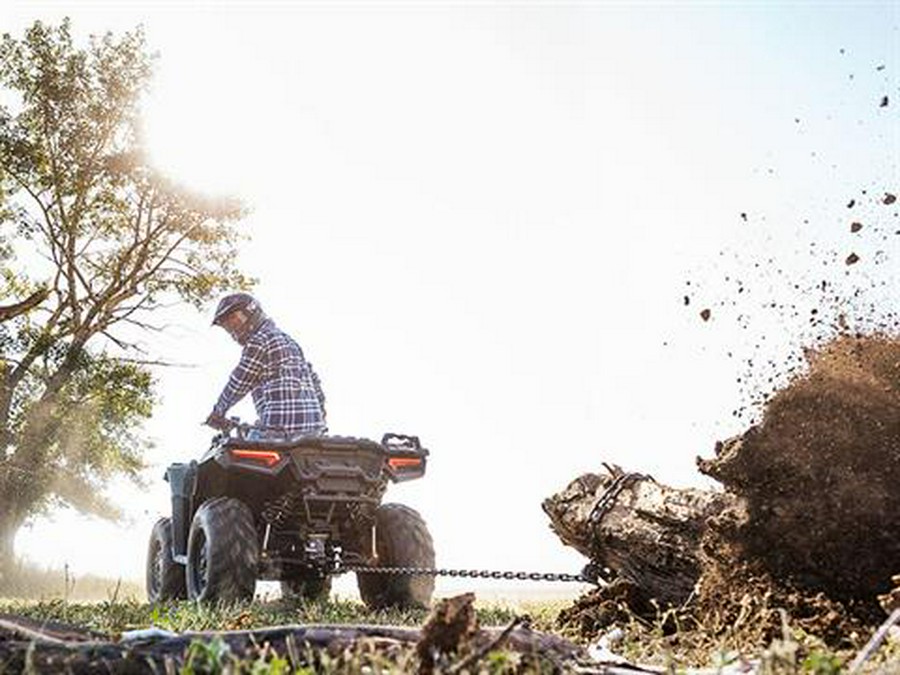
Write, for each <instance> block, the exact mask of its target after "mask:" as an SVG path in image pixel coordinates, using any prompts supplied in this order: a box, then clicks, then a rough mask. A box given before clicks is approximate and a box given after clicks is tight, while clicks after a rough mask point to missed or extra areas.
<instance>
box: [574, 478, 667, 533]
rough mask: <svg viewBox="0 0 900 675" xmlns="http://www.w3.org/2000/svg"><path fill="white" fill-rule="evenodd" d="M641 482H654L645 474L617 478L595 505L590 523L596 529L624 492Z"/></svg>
mask: <svg viewBox="0 0 900 675" xmlns="http://www.w3.org/2000/svg"><path fill="white" fill-rule="evenodd" d="M639 480H653V477H652V476H648V475H647V474H644V473H623V474H619V475H618V476H616V477H615V478H614V479H613V481H612V482H611V483H610V484H609V485H608V486H607V487H606V489H605V490H604V491H603V494H602V495H600V498H599V499H598V500H597V503H596V504H594V508H592V509H591V515H590V516H589V518H588V521H589V522H590V523H591V524H592V525H593V526H594V527H596V526H597V525H598V524H599V523H600V521H601V520H603V517H604V516H605V515H606V514H607V513H609V511H610V510H611V509H612V507H613V505H614V504H615V503H616V499H617V498H618V497H619V495H620V494H622V490H624V489H625V488H626V487H628V486H629V485H631V484H632V483H635V482H637V481H639Z"/></svg>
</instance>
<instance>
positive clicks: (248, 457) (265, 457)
mask: <svg viewBox="0 0 900 675" xmlns="http://www.w3.org/2000/svg"><path fill="white" fill-rule="evenodd" d="M231 456H232V457H234V458H235V459H237V460H242V461H249V462H258V463H259V464H265V465H266V466H275V465H276V464H278V462H280V461H281V453H278V452H275V451H274V450H232V451H231Z"/></svg>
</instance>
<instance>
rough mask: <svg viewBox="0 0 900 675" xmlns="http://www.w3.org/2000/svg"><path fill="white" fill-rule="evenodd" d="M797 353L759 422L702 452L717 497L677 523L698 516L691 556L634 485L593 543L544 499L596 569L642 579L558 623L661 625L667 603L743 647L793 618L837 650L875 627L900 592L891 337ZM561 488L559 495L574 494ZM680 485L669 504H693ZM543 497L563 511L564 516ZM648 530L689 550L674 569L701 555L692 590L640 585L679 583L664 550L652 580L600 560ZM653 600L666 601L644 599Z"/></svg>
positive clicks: (898, 379) (898, 405) (583, 603)
mask: <svg viewBox="0 0 900 675" xmlns="http://www.w3.org/2000/svg"><path fill="white" fill-rule="evenodd" d="M806 360H807V363H808V368H807V369H806V371H805V372H804V373H802V374H800V375H797V376H795V377H794V379H793V380H792V381H791V382H790V383H789V384H788V385H786V386H785V387H783V388H782V389H781V390H779V391H778V392H776V393H775V394H774V395H773V396H772V397H771V398H770V399H769V401H768V403H767V405H766V408H765V410H764V414H763V417H762V420H761V422H760V423H759V424H757V425H754V426H753V427H751V428H750V429H749V430H748V431H747V432H746V433H745V434H743V435H742V436H740V437H738V438H735V439H731V440H729V441H726V442H724V443H719V444H717V446H716V456H715V458H714V459H709V460H703V459H698V465H699V468H700V470H701V471H702V472H703V473H705V474H707V475H709V476H712V477H713V478H715V479H717V480H718V481H720V482H721V483H722V484H723V486H724V488H725V492H724V493H721V494H719V493H710V494H718V497H717V498H716V499H712V498H710V499H706V500H696V498H694V500H695V501H696V503H697V504H703V506H704V508H703V509H700V508H698V509H695V510H694V512H693V513H690V512H689V511H690V509H688V511H683V512H682V513H681V514H680V522H681V523H684V522H692V523H695V524H698V523H699V524H700V527H701V530H702V531H701V532H699V534H698V535H697V536H696V537H694V538H693V539H695V540H696V541H697V542H699V543H698V544H697V545H695V546H694V547H693V549H692V550H688V549H691V547H692V544H691V543H690V542H691V539H688V538H685V537H684V536H683V534H682V531H683V530H684V528H683V527H682V526H679V527H678V528H675V529H673V527H672V526H673V522H672V519H671V518H670V517H668V516H666V514H662V513H658V511H659V509H658V508H656V507H655V505H654V503H653V501H652V500H649V499H647V498H642V492H641V490H640V489H638V488H634V489H632V490H630V491H629V494H628V495H627V496H626V497H624V498H622V499H620V500H619V501H618V511H616V508H612V509H610V514H612V515H611V517H610V520H611V521H613V522H612V523H609V522H607V523H602V522H601V523H597V522H587V523H585V525H586V527H587V528H588V532H589V533H590V535H591V536H592V541H591V542H590V545H586V544H585V543H584V541H583V536H584V533H583V530H577V531H578V532H579V533H580V534H581V537H573V536H571V535H572V533H573V532H576V528H574V527H573V526H572V525H571V523H569V524H568V525H567V526H566V525H565V519H564V518H563V517H562V512H564V513H565V514H568V515H569V516H570V517H571V516H572V514H573V513H576V511H573V507H566V503H565V501H564V500H559V499H558V498H550V499H548V500H547V501H546V502H545V510H547V511H548V514H550V516H551V520H552V521H553V528H554V529H555V530H556V531H557V533H558V534H560V536H561V538H562V539H563V541H564V542H566V543H567V544H569V545H576V542H577V544H578V545H576V548H579V550H582V551H587V550H590V551H593V555H592V556H591V557H592V560H593V561H594V563H595V564H596V565H599V566H601V568H602V567H609V568H611V569H610V572H611V573H612V575H613V576H617V577H619V578H624V579H625V580H627V581H628V582H629V583H630V584H635V583H636V584H638V586H640V587H639V588H637V589H635V588H631V587H619V586H618V585H617V584H614V585H612V586H608V587H606V588H602V589H600V590H598V591H596V592H594V593H592V594H589V595H588V596H585V597H584V598H582V599H581V600H579V602H578V603H576V605H575V606H573V607H572V608H570V609H569V610H568V611H566V612H564V613H563V614H562V615H561V621H562V622H563V623H564V624H566V625H568V626H569V627H573V628H575V629H576V630H577V631H578V632H580V633H581V634H582V635H583V636H585V637H593V636H596V635H597V634H598V633H600V632H602V630H603V629H604V628H606V627H607V626H609V625H611V624H613V623H619V624H621V623H622V622H623V621H624V620H625V616H626V615H627V613H629V612H630V613H631V614H632V615H633V616H635V617H637V618H638V619H639V620H647V621H659V617H660V615H661V610H662V611H663V612H664V611H665V610H666V607H669V608H672V611H675V612H676V613H677V614H678V616H679V623H680V625H681V626H685V625H693V626H696V627H697V628H698V629H700V630H703V631H705V632H707V633H708V634H710V635H722V634H725V633H727V634H729V635H732V636H737V639H736V642H738V643H743V644H756V645H760V644H764V643H765V642H766V641H768V640H771V639H772V638H773V637H777V636H778V635H780V633H781V631H782V627H783V623H784V621H785V620H788V621H789V622H790V624H791V625H792V626H796V627H799V628H801V629H803V630H804V631H806V632H807V633H810V634H815V635H817V636H818V637H820V638H822V639H823V640H825V641H826V642H827V643H828V644H829V645H831V646H834V647H841V646H848V645H851V644H857V643H858V640H859V639H860V636H865V635H867V634H868V633H869V631H870V630H871V628H872V627H873V626H876V625H877V624H879V623H881V621H882V620H883V619H884V613H883V607H895V606H896V604H897V602H898V600H897V598H898V592H900V591H898V590H897V589H896V588H894V586H893V585H892V575H894V574H896V573H897V572H898V571H900V489H898V486H900V339H897V338H894V337H890V336H886V335H881V334H878V335H868V336H863V335H841V336H839V337H837V338H835V339H833V340H832V341H830V342H828V343H827V344H825V345H823V346H822V347H820V348H817V349H816V350H813V351H809V352H808V353H806ZM582 482H583V481H582ZM570 488H571V486H570ZM570 488H567V491H564V492H563V493H561V495H568V496H569V497H570V498H571V497H572V494H571V493H572V491H571V489H570ZM660 489H662V488H660ZM678 492H680V491H678V490H675V489H674V488H665V491H664V493H665V494H666V499H665V501H666V502H667V503H680V504H687V503H689V502H688V500H686V498H685V497H686V496H681V495H679V494H675V493H678ZM605 498H606V496H605V495H604V490H603V484H602V481H601V483H600V485H599V487H598V489H597V490H596V491H594V492H593V493H590V491H587V493H586V494H584V495H583V496H582V497H580V498H579V499H580V500H581V501H580V506H579V507H578V511H577V513H579V514H582V513H591V512H593V511H594V509H593V508H592V505H593V504H596V503H599V502H602V501H603V500H604V499H605ZM548 504H553V505H557V504H558V505H560V507H561V508H560V511H561V513H560V514H557V513H554V512H553V511H552V510H551V509H548V508H547V505H548ZM562 507H566V508H562ZM710 507H713V508H716V509H718V510H717V511H716V512H715V513H712V512H711V509H710ZM617 513H618V514H619V515H618V516H616V514H617ZM658 516H659V517H658ZM638 522H639V523H640V525H639V526H638V525H637V524H636V523H638ZM623 523H624V524H626V525H627V526H622V525H621V524H623ZM613 525H616V527H613ZM651 526H652V528H654V530H653V531H652V537H651V538H650V539H652V540H654V541H657V542H660V543H666V544H667V545H671V544H673V543H676V544H677V545H678V546H679V547H681V549H684V550H679V551H678V556H676V557H677V559H678V560H680V561H681V563H682V564H680V565H679V566H678V568H679V570H684V569H693V565H687V566H686V565H684V564H683V563H684V561H685V560H690V559H691V558H693V559H695V560H696V569H697V570H698V574H697V577H696V583H695V584H694V586H693V588H692V591H691V592H690V593H685V592H680V595H678V597H673V596H672V595H671V592H670V591H671V587H669V588H649V587H648V584H647V583H646V580H648V579H656V580H659V581H660V583H664V582H665V581H666V579H667V576H668V578H670V579H671V578H673V577H677V578H678V579H679V580H681V581H684V578H686V575H685V574H683V573H681V572H679V573H677V574H676V571H675V570H673V571H669V570H666V569H663V568H661V567H660V564H661V563H663V562H664V560H663V559H662V558H661V557H657V558H655V559H654V560H653V561H652V562H653V568H654V575H653V576H652V577H651V576H650V575H647V574H635V573H634V571H635V569H641V568H642V567H644V566H646V564H647V559H648V558H647V556H646V555H644V554H641V555H640V556H638V557H636V558H635V559H633V560H632V559H630V558H629V557H628V556H624V557H623V558H622V559H621V560H618V559H613V558H612V557H611V556H610V555H608V554H604V551H605V550H606V551H608V550H614V551H617V552H621V551H628V550H629V549H630V547H631V545H632V544H640V543H641V542H643V541H644V540H649V539H648V537H647V534H646V533H647V528H648V527H651ZM670 530H672V532H674V533H676V534H677V535H678V536H677V537H673V536H672V532H670ZM634 532H642V534H641V537H640V538H639V539H635V535H634ZM564 534H566V535H568V536H564ZM567 539H568V540H567ZM633 539H635V541H632V540H633ZM645 548H646V547H645ZM663 548H665V547H663ZM637 550H642V549H641V548H640V546H637ZM666 557H667V558H671V556H666ZM673 559H674V558H673ZM897 581H900V578H895V582H897ZM892 588H893V589H894V590H893V591H892ZM667 593H668V596H667ZM648 596H652V597H655V598H663V597H665V598H667V602H666V603H659V604H658V605H654V604H652V603H651V604H650V605H648V603H647V601H646V600H647V598H648ZM879 596H880V600H881V606H879Z"/></svg>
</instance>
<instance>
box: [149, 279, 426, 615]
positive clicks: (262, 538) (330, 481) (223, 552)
mask: <svg viewBox="0 0 900 675" xmlns="http://www.w3.org/2000/svg"><path fill="white" fill-rule="evenodd" d="M213 324H215V325H220V326H222V327H223V328H224V329H225V330H227V331H228V333H229V334H230V335H231V336H232V337H233V338H234V339H235V340H236V341H237V342H238V343H239V344H240V345H241V346H242V347H243V352H242V354H241V360H240V362H239V363H238V365H237V367H236V368H235V369H234V372H232V374H231V377H230V378H229V380H228V384H227V385H226V386H225V389H224V390H223V391H222V394H221V396H220V397H219V400H218V402H217V403H216V405H215V407H214V408H213V411H212V413H211V414H210V415H209V417H208V418H207V420H206V424H209V425H210V426H213V427H215V428H217V429H219V430H220V433H218V434H216V436H215V437H214V438H213V440H212V443H211V445H210V448H209V450H207V451H206V452H205V453H204V454H203V456H202V457H200V459H199V460H193V461H190V462H184V463H176V464H172V465H170V466H169V467H168V468H167V470H166V480H167V481H168V483H169V486H170V488H171V499H172V501H171V515H167V516H165V517H162V518H160V519H159V520H158V521H157V522H156V524H155V525H154V527H153V531H152V532H151V535H150V543H149V547H148V550H147V596H148V599H149V600H150V601H151V602H162V601H168V600H179V599H183V598H190V599H191V600H197V601H201V602H215V601H226V602H231V601H235V600H249V599H251V598H252V597H253V595H254V591H255V586H256V581H257V580H260V579H262V580H268V581H279V582H280V583H281V589H282V593H283V595H285V596H288V597H302V598H307V599H313V598H321V597H325V596H327V595H328V593H329V590H330V588H331V578H332V577H333V576H334V575H337V574H342V573H344V572H350V571H352V572H355V573H356V578H357V585H358V587H359V593H360V597H361V598H362V600H363V601H364V602H365V603H366V604H367V605H368V606H369V607H371V608H373V609H380V608H383V607H388V606H426V605H428V603H429V602H430V600H431V594H432V592H433V590H434V577H433V576H431V575H430V574H427V573H426V574H412V573H397V570H401V571H402V570H407V571H409V570H413V571H414V570H419V569H426V570H430V569H432V568H434V564H435V557H434V544H433V542H432V539H431V534H430V533H429V531H428V527H427V525H426V524H425V521H424V520H423V519H422V517H421V516H420V515H419V513H418V512H416V511H415V510H413V509H411V508H409V507H407V506H404V505H402V504H393V503H389V504H384V503H382V497H383V496H384V494H385V491H386V490H387V487H388V485H389V484H390V483H398V482H403V481H408V480H413V479H416V478H421V477H422V476H424V474H425V466H426V459H427V456H428V450H427V449H425V448H423V447H422V445H421V444H420V442H419V439H418V437H416V436H407V435H403V434H394V433H387V434H384V435H383V436H382V439H381V441H380V442H377V441H372V440H369V439H365V438H355V437H350V436H329V435H326V426H325V410H324V401H325V397H324V396H323V395H322V389H321V386H320V384H319V378H318V377H317V376H316V374H315V372H314V371H313V369H312V367H311V366H310V365H309V363H307V361H306V359H304V357H303V351H302V350H301V349H300V347H299V346H298V345H297V343H296V342H294V340H292V339H291V338H290V337H288V336H287V335H286V334H285V333H283V332H282V331H280V330H279V329H278V328H277V327H276V326H275V324H274V323H273V322H272V320H271V319H269V318H267V317H266V315H265V314H264V313H263V311H262V309H261V308H260V306H259V303H258V302H256V300H255V299H254V298H252V297H251V296H249V295H247V294H246V293H236V294H234V295H229V296H227V297H225V298H223V299H222V301H221V302H220V303H219V306H218V308H217V310H216V315H215V318H214V319H213ZM248 392H250V393H252V395H253V403H254V404H255V406H256V412H257V414H258V415H259V421H258V423H257V424H256V425H255V426H249V425H242V424H240V423H238V422H236V421H234V420H229V419H226V418H225V414H226V413H227V412H228V410H229V408H231V407H232V406H233V405H234V404H235V403H237V401H239V400H240V399H241V398H243V397H244V396H245V395H246V394H247V393H248Z"/></svg>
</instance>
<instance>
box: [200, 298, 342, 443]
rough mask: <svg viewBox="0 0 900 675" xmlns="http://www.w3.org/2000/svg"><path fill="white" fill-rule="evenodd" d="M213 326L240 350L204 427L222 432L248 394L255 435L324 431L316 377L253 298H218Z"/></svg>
mask: <svg viewBox="0 0 900 675" xmlns="http://www.w3.org/2000/svg"><path fill="white" fill-rule="evenodd" d="M213 325H215V326H221V327H222V328H224V329H225V330H226V331H227V332H228V334H229V335H231V337H232V338H234V340H235V341H236V342H237V343H238V344H239V345H241V346H242V347H243V351H242V353H241V360H240V362H239V363H238V365H237V366H236V367H235V369H234V370H233V371H232V373H231V377H229V378H228V383H227V384H226V385H225V388H224V389H223V390H222V393H221V395H220V396H219V399H218V401H217V402H216V404H215V406H214V407H213V410H212V412H211V413H210V414H209V416H208V417H207V418H206V422H205V424H207V425H209V426H211V427H213V428H215V429H224V428H225V427H226V426H227V424H228V421H227V419H226V417H225V415H226V414H227V413H228V410H229V409H230V408H231V407H232V406H234V405H235V404H236V403H237V402H238V401H240V400H241V399H242V398H243V397H244V396H246V395H247V393H248V392H250V394H251V395H252V397H253V404H254V406H255V408H256V414H257V415H258V416H259V421H258V422H257V426H258V427H259V428H260V431H259V433H260V434H265V433H266V432H270V431H274V432H277V433H278V434H280V435H284V436H299V435H309V434H324V433H326V431H327V427H326V425H325V395H324V394H323V392H322V386H321V383H320V381H319V377H318V375H316V373H315V371H314V370H313V368H312V365H311V364H310V363H308V362H307V361H306V359H305V358H304V356H303V350H302V349H301V348H300V345H298V344H297V343H296V342H295V341H294V340H293V339H292V338H291V337H290V336H289V335H287V334H286V333H284V332H283V331H281V330H280V329H279V328H278V327H277V326H276V325H275V322H274V321H272V319H270V318H269V317H267V316H266V314H265V313H264V312H263V310H262V307H261V306H260V304H259V302H257V300H256V299H255V298H253V296H251V295H249V294H248V293H234V294H232V295H227V296H225V297H224V298H222V300H221V301H220V302H219V306H218V307H217V308H216V314H215V316H214V317H213Z"/></svg>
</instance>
